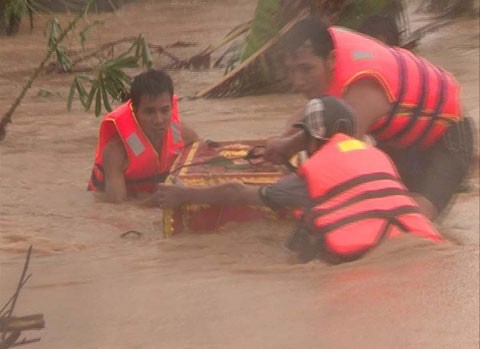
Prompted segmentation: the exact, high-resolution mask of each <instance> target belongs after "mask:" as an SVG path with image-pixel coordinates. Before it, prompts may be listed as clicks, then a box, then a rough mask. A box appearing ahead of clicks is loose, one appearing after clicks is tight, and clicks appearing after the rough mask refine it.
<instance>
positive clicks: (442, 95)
mask: <svg viewBox="0 0 480 349" xmlns="http://www.w3.org/2000/svg"><path fill="white" fill-rule="evenodd" d="M434 68H435V73H436V75H437V80H438V81H440V86H439V88H438V93H437V102H436V105H435V107H434V109H433V112H432V114H431V116H430V121H429V123H428V125H427V127H426V128H425V129H424V130H423V132H422V133H421V134H420V136H418V138H417V139H416V140H415V142H414V144H413V145H414V146H417V145H419V144H420V143H421V142H422V141H423V140H424V139H425V137H427V135H428V134H429V133H430V131H431V130H432V128H433V126H434V125H435V122H436V121H437V119H438V117H439V115H440V111H441V110H442V108H443V105H444V104H445V101H446V99H447V98H446V97H447V78H446V75H445V73H443V72H442V71H441V70H440V69H439V68H437V67H434Z"/></svg>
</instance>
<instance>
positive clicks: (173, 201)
mask: <svg viewBox="0 0 480 349" xmlns="http://www.w3.org/2000/svg"><path fill="white" fill-rule="evenodd" d="M186 190H187V188H185V187H182V186H178V185H170V184H159V185H158V190H157V191H156V192H155V193H154V194H153V195H152V196H150V197H149V198H148V199H146V200H145V201H144V202H143V204H144V205H146V206H155V207H161V208H170V207H178V206H180V205H182V204H183V203H184V202H185V200H184V199H183V198H184V194H185V191H186Z"/></svg>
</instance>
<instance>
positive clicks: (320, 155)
mask: <svg viewBox="0 0 480 349" xmlns="http://www.w3.org/2000/svg"><path fill="white" fill-rule="evenodd" d="M299 175H300V176H303V177H304V178H305V180H306V182H307V186H308V190H309V195H310V197H311V199H312V201H313V207H312V208H311V209H310V210H308V211H306V212H305V214H304V217H303V219H304V220H305V224H306V226H307V227H309V228H310V230H311V232H312V233H313V234H315V235H316V236H317V237H319V238H320V239H321V241H322V244H323V248H324V250H325V252H326V255H327V257H328V256H330V257H334V258H335V259H336V260H338V259H340V260H352V259H356V258H359V257H360V256H362V255H363V254H365V253H366V252H367V251H369V250H370V249H371V248H373V247H375V246H376V245H378V244H379V243H380V242H381V240H382V239H384V238H391V237H394V236H397V235H399V234H401V233H402V232H403V233H407V232H408V233H412V234H415V235H419V236H422V237H425V238H428V239H431V240H433V241H440V240H441V237H440V235H439V234H438V233H437V231H436V230H435V227H434V226H433V225H432V223H431V222H430V221H429V220H428V219H427V218H426V217H425V216H424V215H423V214H421V213H419V210H418V204H417V203H416V202H415V201H414V200H413V199H412V198H410V197H409V195H408V192H407V189H406V188H405V187H404V186H403V184H402V183H401V182H400V180H399V176H398V174H397V172H396V170H395V168H394V167H393V165H392V162H391V161H390V159H389V158H388V157H387V156H386V155H385V154H384V153H383V152H382V151H380V150H378V149H376V148H374V147H372V146H370V145H367V144H366V143H364V142H361V141H359V140H357V139H354V138H351V137H348V136H346V135H344V134H337V135H335V136H334V137H332V138H331V139H330V140H329V141H328V142H327V143H326V144H325V145H324V146H323V147H322V148H321V149H320V150H319V151H317V152H316V153H315V154H314V155H313V156H312V157H311V158H310V159H308V160H307V161H306V162H305V163H304V164H303V165H302V166H301V167H300V169H299ZM327 259H328V258H327Z"/></svg>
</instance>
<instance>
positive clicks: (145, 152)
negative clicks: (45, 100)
mask: <svg viewBox="0 0 480 349" xmlns="http://www.w3.org/2000/svg"><path fill="white" fill-rule="evenodd" d="M115 136H118V137H120V139H121V140H122V142H123V145H124V147H125V150H126V152H127V156H128V166H127V168H126V169H125V171H124V176H125V182H126V185H127V191H128V192H129V193H136V192H153V191H155V190H156V189H157V184H158V183H159V182H163V181H164V180H165V177H166V174H167V172H168V171H169V169H170V167H171V165H172V164H173V162H174V160H175V158H176V156H177V155H178V153H179V152H180V150H181V149H182V148H183V146H184V143H183V137H182V133H181V128H180V120H179V113H178V97H177V96H174V97H173V105H172V119H171V123H170V127H169V129H168V131H167V132H166V134H165V136H164V138H163V145H162V153H161V154H160V156H159V154H158V153H157V152H156V150H155V149H154V147H153V146H152V144H151V143H150V141H149V140H148V138H147V136H146V135H145V134H144V132H143V131H142V129H141V128H140V126H139V124H138V121H137V119H136V117H135V114H134V113H133V110H132V106H131V102H130V101H128V102H127V103H124V104H122V105H121V106H120V107H118V108H117V109H115V110H114V111H113V112H111V113H110V114H108V115H106V116H105V118H104V119H103V120H102V123H101V125H100V135H99V141H98V145H97V148H96V152H95V164H94V167H93V170H92V175H91V178H90V181H89V183H88V190H91V191H103V190H105V183H104V172H103V151H104V149H105V146H106V145H107V144H108V142H109V141H110V140H111V139H112V137H115Z"/></svg>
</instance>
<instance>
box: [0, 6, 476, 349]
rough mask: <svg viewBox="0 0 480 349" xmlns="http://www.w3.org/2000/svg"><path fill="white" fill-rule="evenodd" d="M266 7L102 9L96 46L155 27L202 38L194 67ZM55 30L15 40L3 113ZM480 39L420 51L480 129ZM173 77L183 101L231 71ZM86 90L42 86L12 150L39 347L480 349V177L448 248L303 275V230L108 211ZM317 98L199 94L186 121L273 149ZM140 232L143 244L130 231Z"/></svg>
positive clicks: (318, 266)
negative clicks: (298, 235) (80, 100)
mask: <svg viewBox="0 0 480 349" xmlns="http://www.w3.org/2000/svg"><path fill="white" fill-rule="evenodd" d="M255 5H256V1H251V0H249V1H247V0H242V1H230V0H228V1H221V2H215V1H178V2H177V1H170V2H168V1H165V2H163V1H162V2H154V1H150V2H148V1H144V2H142V1H140V2H137V3H130V4H128V5H126V6H124V7H123V8H122V9H121V10H120V11H118V13H116V14H100V15H97V17H98V18H99V19H102V20H104V21H106V23H107V24H108V27H107V28H108V30H95V31H94V32H93V34H92V35H93V36H92V39H91V40H93V41H94V42H98V43H101V42H105V41H108V40H114V39H117V38H120V37H122V36H131V35H135V34H136V33H138V32H140V31H141V32H144V33H145V34H146V36H147V38H149V40H151V41H152V42H154V43H159V44H168V43H173V42H175V41H177V40H183V41H193V42H197V43H198V46H197V47H195V48H188V49H183V50H185V51H181V50H180V51H179V55H181V54H183V55H184V56H185V57H187V56H188V55H189V54H193V53H196V52H198V51H200V50H201V49H202V48H204V47H206V46H207V45H208V44H210V43H212V42H217V41H219V40H221V38H222V37H223V36H224V35H225V34H226V33H228V31H229V30H230V29H232V28H233V26H235V25H236V24H240V23H242V22H244V21H247V20H248V19H250V18H251V16H252V15H253V11H254V9H255ZM92 18H93V17H92ZM38 21H39V22H42V21H45V19H42V18H40V19H39V20H38ZM42 25H43V22H42V23H37V27H36V29H35V30H34V32H33V33H30V32H29V31H28V29H27V28H26V27H25V28H22V31H21V33H20V34H19V35H18V36H17V37H15V38H0V43H1V44H0V82H1V83H0V104H1V105H3V108H2V110H6V108H7V107H8V106H9V105H10V103H11V102H12V101H13V100H14V98H15V96H16V95H17V94H18V92H19V91H20V88H21V86H22V84H23V82H24V81H25V80H26V78H27V77H28V75H29V74H30V72H31V70H32V69H33V68H34V67H35V66H36V64H37V62H38V61H39V60H40V59H41V57H42V54H43V52H44V50H45V47H44V42H45V39H44V37H43V34H42V29H43V27H42ZM478 36H479V30H478V19H465V20H460V21H458V23H455V24H453V25H450V26H447V27H445V28H442V29H441V30H439V31H438V32H436V33H435V34H432V35H429V36H426V37H425V38H424V39H423V40H422V42H421V45H420V47H419V53H420V54H421V55H424V56H426V57H428V58H429V59H431V60H432V61H434V62H435V63H437V64H439V65H441V66H442V67H444V68H445V69H448V70H450V71H452V72H453V73H454V74H455V75H456V76H457V78H458V79H459V80H460V82H461V83H462V85H463V90H462V97H463V99H464V102H465V107H466V109H467V110H468V112H469V113H470V115H472V116H473V117H474V119H475V121H476V126H477V130H478V114H479V103H478V101H479V91H478V86H479V79H478V77H479V70H478V69H479V68H478V67H479V48H478ZM157 63H158V62H157ZM171 73H172V77H173V79H174V82H175V85H176V92H177V93H178V94H179V95H181V96H191V95H193V94H194V93H195V92H196V91H198V90H201V89H203V88H205V87H207V86H209V85H210V84H211V83H212V82H214V81H215V79H217V78H218V77H220V76H221V74H222V72H221V71H216V70H212V71H209V72H204V71H173V72H171ZM71 79H72V76H69V75H55V74H53V75H46V76H42V77H41V78H40V79H39V80H38V81H36V82H35V83H34V85H33V87H32V89H31V90H30V91H29V93H28V94H27V97H26V99H25V100H24V101H23V103H22V104H21V106H20V108H19V109H18V110H17V111H16V113H15V114H14V116H13V119H14V123H13V124H11V125H9V128H8V134H7V138H6V139H5V141H3V142H2V143H1V145H0V161H1V162H0V198H1V199H0V280H1V282H0V303H2V304H3V302H4V301H6V300H7V299H8V298H9V297H10V295H11V294H13V292H14V290H15V287H16V284H17V282H18V278H19V276H20V273H21V268H22V266H23V262H24V258H25V253H26V250H27V249H28V246H30V245H33V248H34V253H33V257H32V260H31V262H30V272H32V274H33V275H32V277H31V279H30V280H29V281H28V283H27V285H26V286H25V287H24V289H23V290H22V293H21V296H20V298H19V301H18V304H17V308H16V314H17V315H28V314H33V313H44V315H45V319H46V328H45V329H44V330H42V331H40V332H38V333H25V334H26V335H27V336H28V337H34V336H36V335H38V336H40V337H41V342H39V343H36V344H31V345H30V347H31V348H78V349H87V348H88V349H90V348H197V349H199V348H205V349H207V348H232V349H237V348H238V349H244V348H262V349H268V348H272V349H278V348H294V347H303V348H399V349H400V348H431V349H437V348H478V346H479V326H480V324H479V193H478V188H479V186H478V171H474V173H473V174H472V176H471V178H470V181H469V190H468V191H467V192H465V193H461V194H459V196H458V197H457V199H456V202H455V203H454V205H453V206H452V207H451V209H450V211H449V212H448V214H447V215H446V216H445V217H443V218H442V219H441V221H439V222H438V228H439V230H440V231H441V232H442V233H443V234H444V236H446V238H447V241H446V242H445V243H443V244H438V245H432V244H430V243H426V242H424V241H421V240H418V239H415V238H413V237H406V238H402V239H398V240H395V241H391V242H388V243H386V244H384V245H383V246H381V247H380V248H378V249H377V250H375V251H373V253H371V254H370V255H368V256H367V257H366V258H365V259H363V260H360V261H357V262H354V263H347V264H344V265H339V266H328V265H326V264H324V263H323V262H320V261H314V262H310V263H307V264H298V263H297V262H296V261H295V259H294V258H293V256H292V255H290V254H289V252H287V250H286V249H285V248H284V242H285V240H286V238H287V236H288V235H289V233H290V232H291V231H292V229H293V227H294V225H293V223H291V222H287V223H285V222H255V223H248V224H230V225H227V226H226V227H224V228H223V229H222V230H221V231H219V232H211V233H206V234H187V233H185V234H180V235H177V236H174V237H173V238H170V239H165V238H163V235H162V212H161V211H160V210H158V209H149V208H141V207H137V206H135V205H134V204H131V203H127V204H121V205H111V204H106V203H100V202H97V201H96V200H95V198H94V197H93V196H92V194H91V193H88V192H86V191H85V189H86V184H87V181H88V178H89V175H90V171H91V166H92V161H93V151H94V147H95V143H96V137H97V132H98V126H99V121H100V120H99V119H96V118H95V117H94V116H93V115H92V114H93V113H89V112H85V111H83V109H81V108H80V106H79V105H77V104H75V105H74V107H73V110H72V111H71V112H67V111H66V103H65V97H66V95H67V93H68V87H69V83H70V81H71ZM40 90H46V91H49V92H51V94H50V95H49V96H48V97H41V96H39V92H40ZM303 102H304V101H303V99H302V98H301V97H300V96H297V95H293V94H291V95H267V96H254V97H245V98H236V99H234V98H229V99H213V100H190V99H184V100H182V101H181V102H180V103H181V104H180V109H181V116H182V118H183V119H184V121H186V122H187V123H189V124H190V125H192V126H193V127H194V128H195V129H196V130H197V131H198V133H199V134H200V136H201V137H202V138H209V139H214V140H239V139H258V138H265V137H269V136H273V135H276V134H278V133H280V132H281V130H282V128H283V126H284V124H285V121H286V119H287V118H288V117H289V116H290V115H292V113H294V112H295V111H296V110H298V109H299V108H301V107H302V105H303ZM477 153H478V150H477ZM129 230H136V231H139V232H141V233H142V235H141V236H140V237H137V236H134V235H130V236H128V237H126V238H121V237H120V235H121V234H122V233H124V232H126V231H129Z"/></svg>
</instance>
